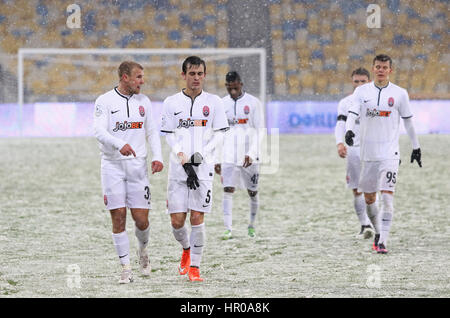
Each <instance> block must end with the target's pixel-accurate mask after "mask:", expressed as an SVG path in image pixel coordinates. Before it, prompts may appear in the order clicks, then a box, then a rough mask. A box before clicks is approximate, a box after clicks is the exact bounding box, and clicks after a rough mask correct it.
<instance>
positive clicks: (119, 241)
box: [112, 231, 130, 265]
mask: <svg viewBox="0 0 450 318" xmlns="http://www.w3.org/2000/svg"><path fill="white" fill-rule="evenodd" d="M112 239H113V242H114V247H115V248H116V252H117V255H118V256H119V261H120V264H122V265H129V264H130V241H129V240H128V234H127V231H123V232H122V233H117V234H115V233H113V234H112Z"/></svg>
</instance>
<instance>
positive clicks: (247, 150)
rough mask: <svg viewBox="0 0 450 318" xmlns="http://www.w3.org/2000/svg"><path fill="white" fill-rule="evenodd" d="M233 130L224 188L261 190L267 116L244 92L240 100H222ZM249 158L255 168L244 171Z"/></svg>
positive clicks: (227, 149)
mask: <svg viewBox="0 0 450 318" xmlns="http://www.w3.org/2000/svg"><path fill="white" fill-rule="evenodd" d="M222 100H223V102H224V107H225V114H226V116H227V120H228V123H229V125H230V130H229V131H227V132H226V133H225V136H224V145H223V156H222V169H221V170H222V184H223V186H224V187H236V186H239V187H241V188H246V189H249V190H252V191H257V189H258V178H259V162H260V159H261V158H260V146H261V144H260V143H261V137H262V135H263V132H262V131H261V130H262V129H263V128H264V116H263V111H262V105H261V102H260V101H259V100H258V99H257V98H256V97H254V96H253V95H251V94H249V93H247V92H243V93H242V95H241V96H239V97H238V98H237V99H236V100H235V99H233V98H232V97H231V96H230V95H227V96H225V97H223V98H222ZM246 155H248V156H249V157H250V158H251V159H252V164H251V165H250V166H249V167H247V168H244V167H243V163H244V158H245V156H246Z"/></svg>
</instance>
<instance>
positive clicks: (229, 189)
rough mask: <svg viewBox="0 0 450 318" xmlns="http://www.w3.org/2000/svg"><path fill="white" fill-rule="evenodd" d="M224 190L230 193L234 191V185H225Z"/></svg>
mask: <svg viewBox="0 0 450 318" xmlns="http://www.w3.org/2000/svg"><path fill="white" fill-rule="evenodd" d="M223 191H224V192H228V193H234V188H233V187H224V188H223Z"/></svg>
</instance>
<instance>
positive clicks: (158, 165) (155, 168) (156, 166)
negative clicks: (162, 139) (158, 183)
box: [152, 160, 164, 174]
mask: <svg viewBox="0 0 450 318" xmlns="http://www.w3.org/2000/svg"><path fill="white" fill-rule="evenodd" d="M163 167H164V165H163V164H162V162H161V161H157V160H155V161H152V174H155V173H156V172H161V170H162V169H163Z"/></svg>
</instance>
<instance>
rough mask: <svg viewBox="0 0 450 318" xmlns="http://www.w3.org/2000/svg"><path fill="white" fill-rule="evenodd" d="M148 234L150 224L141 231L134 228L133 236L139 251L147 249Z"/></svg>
mask: <svg viewBox="0 0 450 318" xmlns="http://www.w3.org/2000/svg"><path fill="white" fill-rule="evenodd" d="M149 233H150V224H149V225H148V226H147V228H146V229H145V230H143V231H141V230H139V229H138V228H137V226H135V227H134V235H136V238H137V240H138V242H139V249H141V250H143V249H144V248H146V247H147V245H148V238H149Z"/></svg>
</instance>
